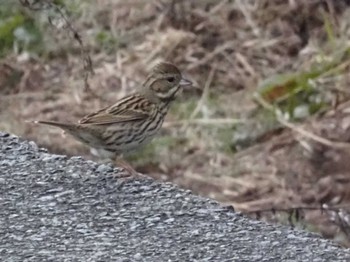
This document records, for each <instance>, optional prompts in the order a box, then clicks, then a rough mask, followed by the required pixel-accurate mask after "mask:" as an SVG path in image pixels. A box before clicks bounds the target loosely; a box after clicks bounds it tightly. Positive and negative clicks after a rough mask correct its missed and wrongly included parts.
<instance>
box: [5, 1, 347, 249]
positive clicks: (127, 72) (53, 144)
mask: <svg viewBox="0 0 350 262" xmlns="http://www.w3.org/2000/svg"><path fill="white" fill-rule="evenodd" d="M94 3H95V4H92V3H88V2H83V1H78V0H75V1H71V2H70V5H69V6H68V7H69V8H71V10H73V12H71V13H70V18H71V19H72V20H71V23H72V24H73V25H74V27H75V29H76V30H77V31H78V32H80V33H81V34H82V39H83V41H84V43H85V45H86V46H87V47H89V48H90V50H91V52H90V55H91V57H92V60H93V65H94V71H95V74H94V75H93V76H92V77H91V78H90V79H89V84H90V87H91V89H92V91H93V93H94V94H96V95H97V96H98V98H96V97H95V96H94V95H92V94H91V92H86V90H85V89H84V83H83V66H82V61H81V59H80V55H79V46H78V45H77V43H76V42H75V41H74V40H73V39H72V38H71V37H69V36H67V33H66V31H65V30H64V29H54V28H52V27H48V28H46V29H45V30H46V31H45V34H46V38H47V39H46V42H47V45H48V46H49V47H48V50H49V51H48V55H47V56H46V57H35V56H28V57H26V56H25V55H23V54H18V53H14V52H11V53H8V55H7V56H6V57H5V58H3V60H2V62H1V63H2V67H1V68H0V76H1V80H0V81H2V79H8V78H10V76H11V75H13V74H14V73H16V72H19V73H20V74H21V77H20V79H19V80H18V81H17V82H15V83H10V84H9V83H7V82H0V92H1V94H2V96H1V97H0V99H1V100H0V110H1V115H0V130H5V131H9V132H12V133H15V134H18V135H22V136H24V137H26V138H29V139H32V140H34V141H36V142H37V143H38V144H40V145H41V146H45V147H48V148H49V149H50V151H51V152H54V153H62V154H68V155H83V156H85V157H86V158H92V156H91V155H90V154H89V151H88V149H87V148H85V147H84V146H82V145H80V144H79V143H78V142H75V141H74V140H73V139H72V138H70V137H66V138H64V139H63V138H62V137H61V131H60V130H56V129H52V128H47V127H33V126H31V125H29V124H26V123H25V122H24V121H25V120H28V119H33V118H35V119H37V118H38V119H50V120H62V121H75V120H77V119H78V118H80V117H82V116H83V115H84V114H86V113H88V112H91V111H94V110H96V109H98V108H100V107H103V106H106V105H108V104H110V103H112V102H113V101H115V100H116V99H118V98H120V97H122V96H124V95H125V94H127V93H129V92H130V91H132V90H133V88H134V87H135V86H136V85H138V84H140V83H141V82H142V81H143V79H144V77H145V74H146V73H147V71H148V70H149V69H150V67H151V66H153V65H154V64H155V63H157V62H158V61H160V60H169V61H172V62H174V63H175V64H177V65H178V66H179V67H180V68H181V69H182V71H183V72H184V73H185V74H186V75H187V76H188V78H190V79H191V80H193V82H194V83H195V84H196V86H197V88H196V89H193V90H191V91H187V92H185V93H183V94H182V96H181V97H180V99H179V100H178V101H177V102H176V104H174V106H173V108H172V110H171V112H170V114H169V115H168V119H167V122H166V123H165V124H164V129H163V131H162V134H161V136H160V137H159V138H158V139H155V140H154V142H153V143H152V144H151V145H149V146H147V147H146V148H145V149H144V150H143V151H141V152H138V153H137V154H136V155H134V156H131V157H130V160H131V162H132V163H133V165H134V166H135V167H136V169H137V170H139V171H141V172H144V173H148V174H150V175H152V176H153V177H155V178H158V179H161V180H167V181H173V182H175V183H177V184H179V185H181V186H183V187H185V188H189V189H191V190H193V191H194V192H196V193H198V194H201V195H205V196H209V197H212V198H215V199H217V200H218V201H221V202H223V203H225V204H230V205H233V206H234V207H235V208H236V209H238V210H242V211H247V212H248V211H252V210H257V209H259V208H260V209H266V208H272V207H275V208H278V207H294V206H298V205H311V206H312V205H320V204H321V203H322V204H323V203H327V204H330V205H334V204H340V203H341V204H347V203H348V202H350V198H349V195H350V194H349V190H348V188H349V186H348V183H349V182H350V173H349V171H348V170H350V169H348V168H347V167H348V166H347V157H348V156H347V154H348V152H347V151H346V150H345V151H344V150H343V149H339V148H333V147H331V146H327V145H323V144H322V143H321V144H320V143H318V142H319V141H318V142H317V141H315V140H310V137H307V136H305V134H304V135H303V134H301V133H300V132H294V131H296V129H295V128H294V129H290V128H289V127H290V126H289V127H288V126H287V128H286V126H285V125H284V126H283V125H282V127H281V125H279V124H278V123H277V122H276V121H275V118H274V117H273V115H272V114H271V113H269V112H267V111H265V110H263V109H262V108H261V107H259V105H257V104H256V103H255V102H254V100H253V93H254V92H255V91H256V89H257V86H258V83H260V82H261V81H262V80H264V79H266V78H267V77H270V76H273V75H275V74H277V73H289V72H295V71H297V72H299V71H302V70H309V69H310V66H311V65H312V64H313V63H315V61H318V60H319V59H320V57H323V58H324V57H327V54H330V53H332V51H334V49H335V48H336V46H337V45H335V44H334V42H337V43H338V44H339V43H341V44H342V45H348V42H347V37H348V36H349V33H350V30H349V29H350V27H349V25H350V19H349V17H350V16H349V14H350V8H349V7H348V6H347V1H302V0H290V1H279V0H272V1H271V0H268V1H267V0H266V1H243V0H240V1H238V0H237V1H229V0H223V1H216V0H205V1H184V0H183V1H167V0H163V1H161V0H159V1H156V0H154V1H149V0H133V1H112V0H103V1H102V0H98V1H95V2H94ZM325 17H327V21H328V23H325ZM326 25H328V26H330V27H331V28H333V29H332V30H329V28H328V30H327V26H326ZM344 39H345V40H344ZM4 64H6V65H8V66H9V67H7V66H4ZM348 68H349V66H348V64H345V65H343V68H342V70H338V71H336V73H334V74H329V75H325V76H322V77H321V78H320V79H318V80H317V86H318V88H319V89H320V90H321V91H322V92H324V93H327V95H328V94H330V96H331V97H332V98H333V95H334V92H328V91H329V90H333V89H336V90H337V91H338V93H339V92H340V91H342V92H341V94H342V102H344V101H346V99H347V97H348V92H347V91H346V90H347V89H346V87H347V86H348V84H349V77H348V76H347V74H345V73H344V72H345V71H346V69H348ZM4 76H5V77H4ZM15 78H16V79H18V77H15ZM339 90H340V91H339ZM346 92H347V94H346ZM343 105H345V103H344V104H343ZM348 119H349V110H347V107H346V106H345V107H344V108H343V107H339V109H338V108H337V109H335V110H330V109H328V111H327V113H326V114H324V115H321V116H319V115H318V116H315V117H312V118H309V119H308V120H307V121H305V124H304V126H302V127H301V128H302V130H307V131H308V133H310V132H311V134H313V135H314V136H318V137H322V138H324V139H327V141H331V142H332V141H335V140H336V141H338V142H343V143H347V142H348V141H349V137H348V136H347V135H346V134H347V130H348V128H349V126H350V125H349V124H348ZM293 127H295V125H293ZM332 128H333V129H332ZM62 141H64V143H62ZM237 151H238V152H237ZM315 214H316V213H315V212H314V211H308V212H307V214H306V216H305V219H306V223H307V224H310V225H313V229H314V230H317V231H320V232H322V233H324V235H325V236H327V237H330V238H336V237H337V236H339V234H338V233H337V231H336V229H335V228H333V227H330V226H329V225H330V224H331V222H329V220H327V219H324V218H318V217H317V215H315ZM281 220H283V218H281ZM338 240H339V239H338ZM340 241H341V242H342V243H345V244H347V245H348V243H349V242H346V241H343V239H340Z"/></svg>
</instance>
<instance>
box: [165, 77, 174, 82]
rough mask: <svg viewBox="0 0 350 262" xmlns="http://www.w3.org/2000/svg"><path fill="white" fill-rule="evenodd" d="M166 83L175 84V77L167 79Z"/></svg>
mask: <svg viewBox="0 0 350 262" xmlns="http://www.w3.org/2000/svg"><path fill="white" fill-rule="evenodd" d="M166 81H168V82H169V83H174V81H175V77H172V76H170V77H168V78H167V79H166Z"/></svg>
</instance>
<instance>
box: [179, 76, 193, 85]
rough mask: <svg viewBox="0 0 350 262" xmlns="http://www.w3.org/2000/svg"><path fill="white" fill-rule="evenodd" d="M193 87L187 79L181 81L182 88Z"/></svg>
mask: <svg viewBox="0 0 350 262" xmlns="http://www.w3.org/2000/svg"><path fill="white" fill-rule="evenodd" d="M191 85H192V82H191V81H190V80H187V79H185V78H182V79H181V80H180V86H191Z"/></svg>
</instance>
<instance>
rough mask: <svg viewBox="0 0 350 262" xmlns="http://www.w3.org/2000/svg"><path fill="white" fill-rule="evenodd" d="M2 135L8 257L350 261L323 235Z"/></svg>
mask: <svg viewBox="0 0 350 262" xmlns="http://www.w3.org/2000/svg"><path fill="white" fill-rule="evenodd" d="M119 174H120V173H119V172H118V170H117V169H113V168H112V167H110V166H106V165H98V164H96V163H94V162H91V161H85V160H83V159H82V158H79V157H73V158H67V157H65V156H59V155H52V154H48V153H47V152H46V150H43V149H39V148H38V147H37V146H36V145H35V143H33V142H26V141H21V140H20V139H18V138H17V137H14V136H10V135H7V134H4V133H0V261H220V262H221V261H249V262H251V261H350V251H349V250H347V249H342V248H340V247H337V246H336V245H334V244H332V242H330V241H327V240H323V239H321V238H320V237H318V236H317V235H314V234H310V233H306V232H302V231H298V230H291V229H289V228H288V227H282V226H273V225H268V224H265V223H262V222H258V221H254V220H251V219H247V218H245V217H243V216H241V215H239V214H237V213H235V212H233V211H232V210H230V209H228V208H225V207H222V206H220V205H219V204H218V203H216V202H215V201H212V200H209V199H205V198H201V197H198V196H195V195H193V194H191V193H190V192H189V191H186V190H181V189H179V188H177V187H176V186H174V185H171V184H167V183H158V182H156V181H154V180H151V179H138V180H136V179H135V180H131V179H129V180H126V179H125V178H124V179H123V178H121V177H120V175H119Z"/></svg>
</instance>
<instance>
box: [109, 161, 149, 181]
mask: <svg viewBox="0 0 350 262" xmlns="http://www.w3.org/2000/svg"><path fill="white" fill-rule="evenodd" d="M115 162H116V164H117V165H118V166H120V167H122V168H123V169H124V170H125V171H126V172H127V173H128V175H129V176H132V177H145V176H144V175H142V174H140V173H138V172H137V171H136V170H135V169H134V168H133V167H132V166H131V165H130V164H129V163H128V162H127V161H125V160H124V159H123V157H122V156H118V157H117V158H116V161H115Z"/></svg>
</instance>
